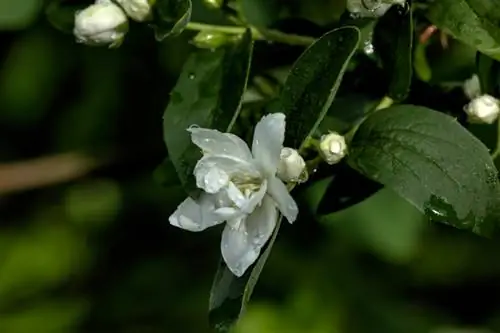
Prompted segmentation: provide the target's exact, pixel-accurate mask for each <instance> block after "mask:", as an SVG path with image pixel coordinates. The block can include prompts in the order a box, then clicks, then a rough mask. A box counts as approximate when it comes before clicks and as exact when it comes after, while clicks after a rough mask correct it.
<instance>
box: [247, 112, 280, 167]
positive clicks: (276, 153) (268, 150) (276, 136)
mask: <svg viewBox="0 0 500 333" xmlns="http://www.w3.org/2000/svg"><path fill="white" fill-rule="evenodd" d="M284 139H285V115H284V114H283V113H272V114H269V115H267V116H264V117H262V119H261V120H260V121H259V123H258V124H257V126H255V132H254V135H253V144H252V153H253V157H254V158H255V160H256V162H257V163H259V165H260V166H261V167H262V168H263V170H264V171H265V172H266V173H267V174H268V175H272V176H274V174H275V173H276V170H277V169H278V164H279V161H280V153H281V148H283V141H284Z"/></svg>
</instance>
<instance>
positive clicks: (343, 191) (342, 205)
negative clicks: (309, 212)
mask: <svg viewBox="0 0 500 333" xmlns="http://www.w3.org/2000/svg"><path fill="white" fill-rule="evenodd" d="M329 169H330V174H331V175H332V176H331V179H330V182H329V183H328V187H327V188H326V191H325V194H324V195H323V198H321V201H320V202H319V204H318V208H317V210H316V211H317V213H318V214H320V215H326V214H331V213H335V212H338V211H341V210H343V209H346V208H348V207H351V206H354V205H356V204H358V203H360V202H361V201H363V200H365V199H367V198H369V197H370V196H372V195H373V194H375V193H377V192H378V191H379V190H380V189H382V187H383V186H382V185H381V184H380V183H377V182H375V181H373V180H371V179H369V178H366V177H365V176H363V175H361V174H359V173H358V172H357V171H356V170H353V169H352V168H351V167H349V166H348V165H347V164H345V163H340V164H336V165H333V166H331V167H330V168H329Z"/></svg>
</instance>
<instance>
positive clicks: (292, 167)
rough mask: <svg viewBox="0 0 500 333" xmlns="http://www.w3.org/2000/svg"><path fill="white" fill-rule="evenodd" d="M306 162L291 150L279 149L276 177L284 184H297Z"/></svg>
mask: <svg viewBox="0 0 500 333" xmlns="http://www.w3.org/2000/svg"><path fill="white" fill-rule="evenodd" d="M305 168H306V162H304V159H303V158H302V156H300V155H299V153H298V152H297V151H296V150H295V149H292V148H283V149H281V154H280V164H279V166H278V177H279V178H280V179H281V180H283V181H286V182H297V181H299V180H300V179H301V178H302V177H301V176H302V173H303V172H304V169H305Z"/></svg>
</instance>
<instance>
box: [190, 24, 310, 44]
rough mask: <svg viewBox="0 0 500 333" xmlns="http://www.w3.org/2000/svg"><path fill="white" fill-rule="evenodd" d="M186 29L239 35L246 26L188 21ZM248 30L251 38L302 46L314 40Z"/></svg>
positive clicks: (279, 32)
mask: <svg viewBox="0 0 500 333" xmlns="http://www.w3.org/2000/svg"><path fill="white" fill-rule="evenodd" d="M186 29H187V30H195V31H213V32H222V33H226V34H230V35H240V34H243V33H244V32H245V30H246V29H247V28H246V27H241V26H231V25H212V24H206V23H198V22H189V23H188V24H187V25H186ZM250 30H251V31H252V36H253V38H254V39H256V40H269V41H274V42H279V43H284V44H290V45H302V46H309V45H311V44H312V43H313V42H314V41H315V40H316V39H315V38H313V37H308V36H299V35H292V34H286V33H284V32H281V31H277V30H258V29H257V28H255V27H250Z"/></svg>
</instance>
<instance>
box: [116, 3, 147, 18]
mask: <svg viewBox="0 0 500 333" xmlns="http://www.w3.org/2000/svg"><path fill="white" fill-rule="evenodd" d="M115 1H116V2H117V3H118V4H119V5H120V6H122V8H123V10H124V11H125V13H127V15H128V16H129V17H130V18H131V19H132V20H134V21H137V22H142V21H145V20H146V19H148V18H150V17H151V8H152V4H154V1H153V0H115Z"/></svg>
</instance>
